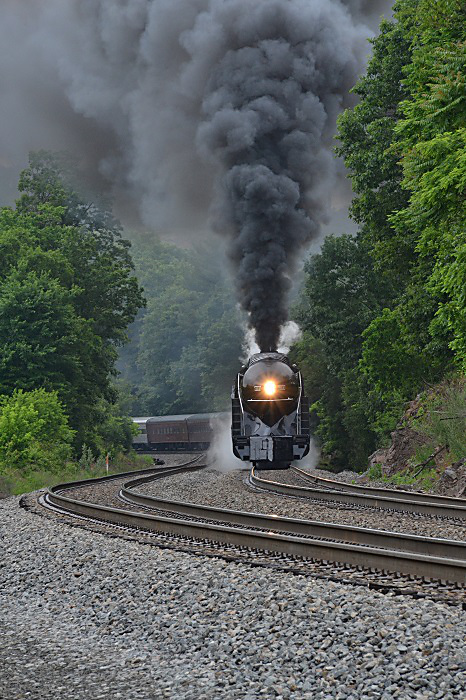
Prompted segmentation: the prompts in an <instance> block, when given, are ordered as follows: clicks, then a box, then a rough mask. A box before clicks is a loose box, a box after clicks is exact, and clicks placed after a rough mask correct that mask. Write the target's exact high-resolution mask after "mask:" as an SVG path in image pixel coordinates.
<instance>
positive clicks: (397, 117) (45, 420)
mask: <svg viewBox="0 0 466 700" xmlns="http://www.w3.org/2000/svg"><path fill="white" fill-rule="evenodd" d="M465 20H466V11H465V9H464V4H463V3H462V2H461V1H460V0H438V1H437V2H435V3H434V2H432V1H431V0H398V2H396V3H395V6H394V15H393V19H392V20H390V21H388V20H383V21H382V24H381V26H380V33H379V35H378V36H377V37H376V38H375V39H374V40H373V41H372V56H371V58H370V61H369V63H368V66H367V71H366V74H365V75H363V76H362V77H361V79H360V81H359V82H358V84H357V85H356V86H355V87H354V93H355V94H356V96H357V98H358V99H357V104H356V106H355V107H354V108H352V109H348V110H346V111H345V112H344V113H343V114H342V115H341V116H340V119H339V123H338V134H337V139H338V142H337V146H336V153H337V154H338V155H339V156H341V157H342V158H343V159H344V162H345V164H346V167H347V169H348V173H349V177H350V178H351V181H352V186H353V192H354V199H353V202H352V206H351V216H352V218H353V219H354V221H355V222H356V223H357V224H358V233H357V234H356V235H355V236H352V235H342V236H338V237H337V236H329V237H327V238H326V239H325V241H324V242H323V245H322V248H321V251H320V252H319V253H318V254H316V255H312V256H311V257H310V258H309V259H308V260H307V261H306V263H305V268H304V283H303V287H302V289H301V291H300V292H299V294H297V300H296V302H295V304H294V306H293V309H292V317H293V319H294V320H296V321H297V322H298V323H299V325H300V327H301V329H302V331H303V334H302V337H301V339H300V340H299V342H297V343H296V344H295V345H294V347H293V348H292V350H291V354H292V357H293V359H294V360H295V361H296V362H297V363H298V364H299V366H300V367H301V369H302V371H303V375H304V378H305V384H306V389H307V393H308V395H309V397H310V399H311V418H312V425H313V428H314V434H315V436H316V439H317V440H318V441H319V443H320V446H321V451H322V457H323V463H326V464H327V465H328V466H329V467H330V468H332V469H342V468H351V469H359V470H360V469H364V468H366V467H367V460H368V457H369V455H370V454H371V453H372V452H374V450H376V449H377V448H379V447H381V446H382V445H384V444H386V442H387V439H388V437H389V435H390V431H392V430H393V429H394V427H395V426H396V424H397V423H398V422H399V421H400V419H401V417H402V415H403V412H404V410H405V407H406V405H407V403H408V402H409V401H412V400H413V399H414V398H415V397H416V396H418V395H419V394H420V393H422V392H427V394H426V395H432V392H434V394H435V388H436V387H440V386H444V387H445V386H447V387H448V391H447V393H448V392H449V393H448V396H449V398H450V399H451V404H452V406H454V407H455V409H454V412H453V414H452V422H451V423H448V425H452V426H456V431H457V433H458V432H459V428H458V425H462V424H458V423H454V421H455V420H456V419H458V420H463V424H464V413H465V412H466V411H465V408H464V406H465V398H466V395H465V382H464V373H465V369H466V232H465V198H464V193H465V184H466V155H465V141H466V128H465V119H464V114H465V77H464V63H465V43H464V26H465ZM77 183H78V180H77V179H76V169H75V165H74V164H73V163H72V162H71V161H70V159H69V158H68V157H66V156H63V155H56V154H55V155H54V154H50V153H47V152H38V153H35V154H32V155H31V159H30V164H29V167H28V168H27V169H26V170H25V171H24V172H23V173H22V174H21V178H20V181H19V187H18V189H19V193H20V196H19V199H18V200H17V202H16V206H15V207H14V208H11V207H3V208H2V209H1V210H0V477H1V476H2V475H3V477H5V478H7V479H8V478H13V479H14V475H15V474H16V473H17V472H18V470H20V471H21V470H22V471H23V472H24V470H25V469H26V471H27V470H29V471H32V472H40V471H42V473H44V472H48V471H50V472H53V471H60V469H62V468H63V465H64V464H65V463H66V462H68V461H69V460H73V459H74V460H75V461H76V460H79V459H80V460H81V462H82V463H83V464H84V463H86V461H87V462H89V460H90V457H89V455H95V456H98V455H99V454H100V455H103V454H105V453H106V452H108V451H111V452H113V453H116V452H117V451H118V450H125V449H127V448H128V446H129V445H130V443H131V421H129V419H128V416H129V415H136V414H138V415H145V414H147V415H150V414H169V413H183V412H204V411H212V410H221V409H225V408H226V407H227V406H228V400H229V390H230V385H231V379H232V377H233V376H234V374H235V372H236V371H237V367H238V361H239V357H240V355H241V343H242V340H243V336H244V323H245V319H244V318H243V317H242V316H241V315H240V313H239V311H238V308H237V304H236V299H235V295H234V293H233V291H232V288H231V283H230V281H229V279H228V274H226V273H224V272H223V266H222V264H221V262H220V261H219V260H218V259H217V257H216V255H217V254H213V253H212V250H211V249H209V247H207V246H204V247H203V246H202V245H199V246H198V247H194V248H180V247H177V246H174V245H171V244H169V243H166V242H163V241H161V240H160V239H159V238H158V237H157V236H155V235H153V234H149V233H134V232H128V231H125V232H123V229H122V227H121V225H120V224H119V222H118V221H117V220H116V219H115V218H114V216H113V215H112V213H111V207H110V206H109V205H108V203H106V202H104V201H96V199H95V196H92V197H91V196H90V195H89V194H88V193H86V192H85V190H83V188H82V186H81V185H79V184H77ZM126 239H129V240H131V243H130V242H129V240H126ZM429 392H430V394H429ZM444 425H445V426H446V425H447V423H445V424H444ZM461 444H463V443H461ZM458 449H459V450H461V449H463V451H464V445H463V447H461V445H460V447H459V448H458ZM25 465H27V467H25Z"/></svg>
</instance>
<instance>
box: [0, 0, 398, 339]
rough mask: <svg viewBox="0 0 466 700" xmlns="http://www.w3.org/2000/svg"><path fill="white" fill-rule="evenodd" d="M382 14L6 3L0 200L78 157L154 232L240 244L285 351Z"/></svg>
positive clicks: (266, 319) (311, 2)
mask: <svg viewBox="0 0 466 700" xmlns="http://www.w3.org/2000/svg"><path fill="white" fill-rule="evenodd" d="M390 6H391V3H390V2H381V1H377V0H375V1H374V0H372V1H371V0H41V2H40V3H39V2H37V0H2V8H1V11H0V12H1V15H0V59H1V60H0V89H1V92H2V100H1V103H0V123H1V124H2V129H1V132H0V139H1V140H0V187H2V188H3V190H4V191H7V190H8V184H9V182H10V179H9V178H10V175H12V174H13V173H14V174H16V172H15V171H17V170H18V169H19V167H20V166H21V165H23V164H24V158H25V154H26V152H27V150H28V149H38V148H53V149H57V148H66V149H68V150H71V151H72V152H74V153H76V154H77V155H79V156H80V157H81V159H82V162H83V164H84V166H85V167H87V169H88V171H89V172H90V173H91V174H92V176H93V177H94V179H95V177H96V174H98V176H99V178H100V179H101V181H102V182H105V183H107V184H110V186H111V187H112V188H113V191H114V194H115V195H116V196H117V197H118V198H120V199H121V198H122V197H123V195H124V197H125V201H128V200H131V199H132V200H133V201H136V202H137V203H138V207H139V211H140V214H141V217H142V219H143V221H144V222H145V224H146V225H149V226H150V227H152V228H158V229H159V230H160V229H165V230H167V229H168V230H182V231H185V232H186V231H188V230H191V231H192V232H193V235H196V232H197V231H199V230H200V229H202V227H203V226H204V225H205V212H206V211H207V210H209V209H210V211H211V223H212V225H213V226H214V228H215V229H216V230H217V231H219V232H221V233H222V234H225V235H226V236H228V237H229V255H230V259H231V261H232V264H233V268H234V277H235V279H236V281H237V287H238V298H239V300H240V302H241V305H242V306H243V308H244V309H245V310H246V311H247V312H248V314H249V318H250V323H251V325H252V327H253V328H254V329H255V330H256V336H257V341H258V344H259V345H260V347H261V348H262V349H263V350H268V349H272V348H275V347H276V346H277V342H278V337H279V333H280V327H281V325H282V324H283V323H284V322H285V321H286V319H287V292H288V289H289V287H290V284H291V279H292V277H293V274H294V270H295V265H296V261H297V259H298V258H299V256H300V255H302V253H303V249H304V247H305V246H306V245H307V244H308V243H309V241H310V240H311V239H312V238H313V237H315V236H317V234H318V232H319V227H320V225H321V223H322V222H323V221H324V220H325V216H326V210H327V207H328V200H329V194H330V191H331V189H332V187H333V184H334V181H333V177H334V169H335V165H334V161H333V158H332V157H331V144H332V136H333V132H334V128H335V119H336V116H337V114H338V112H339V111H340V110H341V109H342V108H343V107H344V106H345V105H346V104H347V102H348V99H349V98H348V91H349V89H350V87H351V86H352V85H353V84H354V82H355V81H356V79H357V76H358V73H359V72H360V71H361V69H362V67H363V65H364V61H365V58H366V55H367V53H368V51H369V47H368V45H367V41H366V40H367V37H368V36H369V35H370V34H371V29H370V26H372V27H374V26H375V25H376V24H377V23H378V19H379V16H380V13H381V12H382V11H383V10H385V11H387V10H389V8H390Z"/></svg>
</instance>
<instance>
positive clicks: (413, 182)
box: [298, 0, 466, 466]
mask: <svg viewBox="0 0 466 700" xmlns="http://www.w3.org/2000/svg"><path fill="white" fill-rule="evenodd" d="M465 20H466V10H465V7H464V3H462V2H461V1H460V0H436V1H435V2H434V0H398V2H396V3H395V8H394V19H393V21H385V20H384V21H383V22H382V24H381V27H380V34H379V36H377V37H376V39H375V40H374V41H373V55H372V58H371V60H370V61H369V64H368V68H367V73H366V75H365V76H363V77H362V78H361V80H360V81H359V83H358V84H357V85H356V86H355V88H354V92H355V93H356V94H357V95H358V96H359V98H360V101H359V103H358V104H357V105H356V106H355V107H354V108H353V109H349V110H346V112H345V113H344V114H343V115H342V116H341V118H340V120H339V139H340V146H339V148H338V149H337V150H338V152H339V154H340V155H342V156H343V157H344V159H345V163H346V165H347V167H348V169H349V172H350V176H351V179H352V183H353V190H354V193H355V198H354V200H353V204H352V215H353V218H354V219H355V220H356V221H357V222H358V223H359V225H360V228H359V232H358V234H357V236H356V238H355V239H354V240H352V241H351V239H347V240H343V241H342V242H337V239H334V240H331V241H330V243H327V242H326V244H324V246H323V248H322V252H321V254H320V255H318V256H314V257H313V258H312V259H311V261H310V262H309V263H308V265H307V267H306V274H307V279H306V285H305V289H304V292H303V301H302V303H301V305H300V311H299V314H300V315H301V322H302V324H303V325H304V327H305V328H306V329H307V331H308V333H311V334H312V336H313V340H312V345H311V346H310V347H309V350H310V351H311V349H312V350H313V349H314V348H315V343H316V342H317V341H318V342H320V343H323V345H324V356H325V358H326V370H327V372H326V373H325V372H324V373H322V374H321V385H320V397H319V398H318V400H317V402H316V403H315V406H314V408H315V415H316V416H317V418H318V428H317V430H318V432H319V434H320V436H321V439H322V441H323V448H324V453H325V454H327V455H329V456H330V459H331V461H333V463H334V464H339V465H341V464H345V465H350V466H351V465H352V466H354V465H355V464H356V465H357V464H359V465H362V464H363V463H364V461H365V459H366V458H367V455H368V454H369V452H370V451H371V449H372V448H373V447H374V446H376V445H377V444H380V441H381V440H383V438H384V436H386V435H387V434H388V432H389V431H390V430H391V429H393V427H394V425H395V423H396V420H397V418H398V417H399V416H400V413H401V410H402V406H403V404H404V402H406V401H407V400H409V399H411V398H414V396H415V395H416V393H417V392H418V391H420V390H422V388H423V387H424V386H426V385H428V384H432V383H435V382H438V381H440V380H441V379H442V378H443V377H444V376H445V375H447V374H448V373H450V372H453V371H455V370H456V371H457V370H460V371H461V370H462V371H464V369H465V366H466V304H465V302H466V264H465V263H466V239H465V197H464V194H465V184H466V157H465V140H466V134H465V122H464V114H465V99H466V98H465V77H464V76H465V70H464V64H465V53H466V52H465V44H464V26H465ZM364 256H366V260H367V261H369V264H366V265H364V264H363V257H364ZM348 284H349V285H350V288H351V289H353V297H352V298H351V296H348V295H347V294H345V289H346V288H347V286H348ZM298 349H299V353H300V354H301V355H302V354H303V352H304V349H303V347H302V346H300V347H299V348H298ZM318 393H319V392H318ZM355 442H356V443H357V445H358V447H357V448H356V449H355V447H354V446H353V444H354V443H355Z"/></svg>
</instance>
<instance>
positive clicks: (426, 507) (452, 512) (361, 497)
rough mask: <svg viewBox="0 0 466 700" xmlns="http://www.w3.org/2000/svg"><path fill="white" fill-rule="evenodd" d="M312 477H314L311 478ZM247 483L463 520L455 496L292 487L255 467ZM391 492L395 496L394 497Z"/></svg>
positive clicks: (286, 492)
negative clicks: (266, 476) (438, 497)
mask: <svg viewBox="0 0 466 700" xmlns="http://www.w3.org/2000/svg"><path fill="white" fill-rule="evenodd" d="M292 471H294V472H296V473H298V474H299V476H301V471H302V470H297V469H296V468H293V470H292ZM303 474H305V475H306V476H307V472H303ZM302 478H304V477H302ZM313 478H314V477H312V479H313ZM250 483H251V485H252V486H254V487H255V488H258V489H261V490H263V491H270V492H272V493H279V494H282V495H284V496H294V497H298V498H314V499H317V500H322V501H332V502H338V503H345V504H350V505H360V506H363V507H372V508H380V509H382V510H391V511H400V512H405V513H417V514H421V515H429V516H434V517H443V518H454V519H456V520H466V503H465V504H464V505H462V503H463V501H460V502H459V503H458V499H450V500H452V501H454V503H453V504H450V503H444V502H435V501H434V500H432V499H430V497H429V496H426V497H425V499H411V498H406V497H405V494H408V495H411V492H410V491H403V492H401V495H400V493H399V492H396V491H392V490H391V489H381V490H382V491H383V492H384V493H383V495H374V494H370V493H353V492H350V491H348V490H342V489H340V490H337V489H335V490H333V489H332V490H330V489H329V488H316V487H304V486H292V485H290V484H282V483H280V482H278V481H271V480H270V479H263V478H261V477H259V476H257V473H256V472H255V470H254V469H253V470H252V471H251V476H250ZM334 483H339V482H334ZM393 493H395V494H397V495H396V496H394V495H393ZM421 495H422V494H421Z"/></svg>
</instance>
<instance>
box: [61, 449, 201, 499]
mask: <svg viewBox="0 0 466 700" xmlns="http://www.w3.org/2000/svg"><path fill="white" fill-rule="evenodd" d="M204 456H205V455H204V454H200V455H196V457H193V459H190V460H189V461H188V462H185V463H184V464H176V465H173V466H170V465H169V466H158V465H154V466H153V467H146V468H145V469H135V470H134V471H130V472H120V473H119V474H106V475H105V476H94V477H90V478H88V479H80V480H79V481H69V482H66V483H64V484H57V485H56V486H52V487H50V490H53V491H54V492H55V491H56V493H59V492H60V491H66V490H68V489H77V488H81V487H84V486H90V485H94V484H102V483H105V482H108V481H115V480H117V479H125V478H126V477H130V476H139V475H143V476H151V477H153V478H163V477H164V476H172V475H174V474H179V473H181V472H184V471H195V470H197V469H202V468H203V467H205V466H206V465H205V464H198V462H199V461H200V460H201V458H202V457H204Z"/></svg>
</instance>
